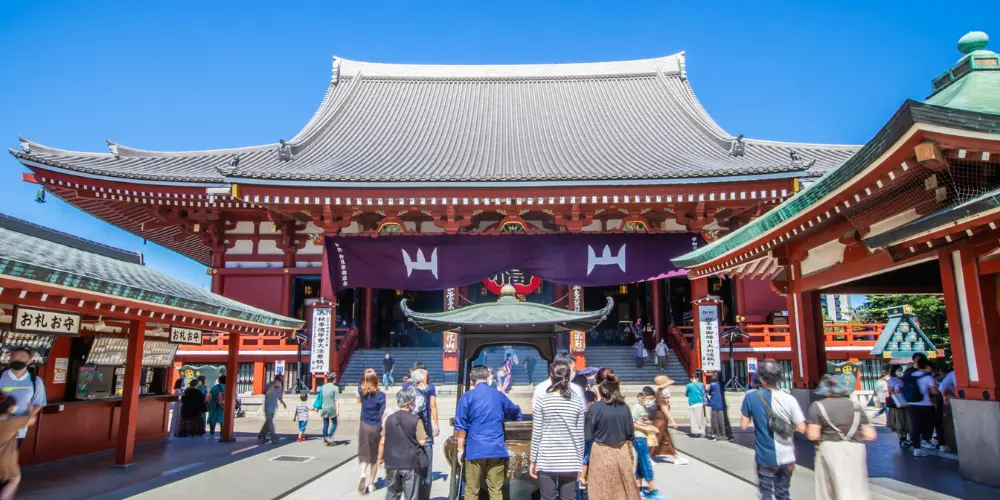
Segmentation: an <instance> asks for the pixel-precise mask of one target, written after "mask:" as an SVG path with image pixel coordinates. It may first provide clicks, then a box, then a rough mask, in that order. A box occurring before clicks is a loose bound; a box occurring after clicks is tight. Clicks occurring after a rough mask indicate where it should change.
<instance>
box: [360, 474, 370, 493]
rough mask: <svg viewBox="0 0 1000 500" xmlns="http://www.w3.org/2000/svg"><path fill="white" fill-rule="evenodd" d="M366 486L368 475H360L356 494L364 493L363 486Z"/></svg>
mask: <svg viewBox="0 0 1000 500" xmlns="http://www.w3.org/2000/svg"><path fill="white" fill-rule="evenodd" d="M366 484H368V474H362V475H361V478H360V479H358V493H365V485H366Z"/></svg>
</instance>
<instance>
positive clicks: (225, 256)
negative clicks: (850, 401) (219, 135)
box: [11, 53, 874, 393]
mask: <svg viewBox="0 0 1000 500" xmlns="http://www.w3.org/2000/svg"><path fill="white" fill-rule="evenodd" d="M685 67H686V61H685V57H684V55H683V53H681V54H676V55H672V56H667V57H661V58H656V59H645V60H636V61H619V62H605V63H585V64H541V65H510V66H497V65H490V66H485V65H484V66H475V65H469V66H462V65H408V64H379V63H368V62H357V61H350V60H345V59H339V58H335V59H334V62H333V71H332V75H331V78H330V84H329V87H328V89H327V91H326V93H325V95H324V96H323V98H322V101H321V103H320V105H319V108H318V109H317V110H316V112H315V115H314V116H313V117H312V119H311V120H309V122H308V123H306V124H305V126H304V127H303V128H302V130H301V131H299V132H298V133H297V134H296V135H294V136H291V137H288V138H286V139H282V140H280V141H277V142H275V143H272V144H264V145H260V146H251V147H239V148H232V149H217V150H209V151H185V152H164V151H148V150H143V149H138V148H134V147H130V146H126V145H123V144H118V143H114V142H110V141H109V142H108V144H107V148H108V150H109V151H107V152H102V153H87V152H76V151H66V150H61V149H56V148H52V147H48V146H43V145H41V144H39V143H36V142H33V141H30V140H28V139H21V148H20V150H16V151H13V150H12V151H11V153H12V154H13V155H14V156H16V157H17V159H18V160H19V161H20V162H21V163H22V164H23V165H25V166H26V167H27V168H28V169H29V170H30V171H31V173H30V174H25V176H24V177H25V179H26V180H27V181H29V182H34V183H37V184H39V185H40V186H42V187H43V188H44V189H45V191H47V192H48V193H51V194H52V195H55V196H57V197H59V198H60V199H62V200H64V201H65V202H67V203H70V204H72V205H73V206H75V207H77V208H79V209H80V210H83V211H86V212H88V213H90V214H93V215H94V216H96V217H98V218H100V219H102V220H105V221H107V222H109V223H111V224H114V225H115V226H117V227H119V228H122V229H124V230H126V231H129V232H131V233H133V234H136V235H138V236H141V237H142V238H145V239H147V240H149V241H153V242H156V243H158V244H160V245H163V246H165V247H167V248H170V249H173V250H175V251H177V252H179V253H181V254H183V255H185V256H188V257H190V258H191V259H194V260H195V261H197V262H199V263H202V264H204V265H206V266H208V268H209V269H208V272H209V273H210V274H211V278H212V291H213V292H215V293H218V294H221V295H224V296H226V297H229V298H231V299H235V300H238V301H241V302H244V303H246V304H250V305H253V306H256V307H259V308H262V309H265V310H268V311H272V312H274V313H276V314H281V315H286V316H293V317H298V318H304V319H305V320H306V322H307V324H306V332H305V333H306V335H303V336H302V337H303V338H308V339H310V340H309V343H307V344H306V345H304V346H302V345H296V340H295V339H293V338H288V339H282V338H266V337H260V338H257V337H254V336H252V335H243V336H242V339H241V340H240V342H241V345H240V356H241V359H240V361H241V362H240V369H239V390H240V392H241V393H245V392H255V393H259V391H260V387H261V385H262V384H263V381H264V379H265V378H266V377H268V376H269V375H270V373H273V371H274V370H275V369H276V368H275V365H276V364H281V365H282V366H285V365H286V363H292V362H295V361H296V360H297V359H300V358H299V357H298V355H299V349H300V348H301V349H303V351H302V352H303V353H304V354H305V356H304V357H303V358H301V359H305V360H309V359H310V356H311V361H310V362H309V369H308V370H302V371H303V372H305V371H308V372H310V373H313V374H314V375H316V378H319V377H320V376H321V374H322V373H323V372H325V371H327V370H328V369H329V370H332V371H338V372H339V371H341V370H343V369H344V365H345V364H346V362H345V360H346V359H347V357H348V356H350V355H351V353H352V351H354V350H355V349H356V348H377V347H381V346H387V345H390V344H391V345H394V346H398V345H404V346H411V347H419V346H424V347H438V348H442V347H443V348H444V351H445V354H444V358H445V360H444V361H443V363H444V368H445V370H446V371H453V370H455V366H454V356H451V357H450V358H449V354H452V353H450V352H449V351H450V349H451V346H452V345H453V342H451V340H454V339H453V338H449V337H448V336H447V335H446V336H444V337H442V336H441V335H437V334H433V335H432V334H427V333H426V332H422V331H419V330H418V329H416V328H414V326H413V325H407V324H405V323H404V322H402V321H401V319H400V314H399V311H398V302H399V301H400V299H401V298H402V297H408V298H409V299H410V304H411V306H413V307H414V308H415V309H419V310H421V311H433V310H439V311H440V310H447V309H452V308H455V307H462V306H464V305H467V304H469V303H476V302H484V301H488V300H495V296H493V297H491V296H492V295H494V292H495V291H496V290H498V289H499V286H500V285H502V284H506V283H509V282H512V283H514V284H516V285H518V290H519V292H521V293H522V294H523V295H525V296H526V300H530V301H536V302H543V303H555V304H558V305H561V306H562V307H566V308H570V309H575V310H591V309H599V308H600V307H601V306H602V305H603V304H604V302H605V301H606V297H607V296H616V302H617V307H616V309H615V311H614V312H613V313H612V314H611V315H610V316H609V317H608V319H607V320H606V321H605V322H604V324H603V326H602V327H601V328H598V330H597V331H595V333H593V334H591V335H589V336H588V337H587V338H582V335H581V336H580V338H576V337H575V336H574V337H572V338H565V339H563V340H562V341H561V342H562V345H563V347H564V348H567V349H570V350H572V351H573V352H574V354H576V355H577V356H578V360H579V361H580V362H581V363H583V357H584V356H586V345H587V344H588V343H589V344H590V345H591V346H594V345H604V344H611V343H616V342H619V343H620V341H621V340H623V339H620V338H619V337H620V332H621V331H622V330H623V325H624V324H625V323H627V322H634V320H636V319H640V318H641V319H644V320H645V321H646V323H648V324H649V326H650V327H651V328H648V332H649V333H648V337H647V339H646V340H647V342H649V345H650V347H652V343H653V342H654V341H655V339H656V338H659V337H660V336H663V335H667V336H668V340H669V345H670V346H671V347H672V348H673V350H674V351H675V352H677V353H678V356H679V357H680V361H681V362H682V364H683V365H684V368H685V369H686V370H688V371H690V370H693V369H694V368H696V367H697V366H699V365H700V363H701V361H702V360H701V359H698V356H696V355H693V354H692V352H693V351H692V349H691V347H692V345H691V341H690V339H691V335H692V333H691V328H692V326H691V325H692V315H691V302H692V300H694V299H701V298H704V297H706V296H709V295H712V296H716V297H719V299H720V300H721V302H722V303H723V307H722V308H721V310H720V312H721V314H722V318H721V321H720V322H721V323H722V324H723V325H725V324H730V325H731V324H734V323H735V321H734V320H736V319H737V317H743V318H745V321H746V323H747V328H748V329H749V330H750V333H751V334H752V336H751V340H750V341H741V342H742V343H741V344H740V347H739V348H738V349H736V356H737V357H738V358H739V359H740V363H741V365H740V368H739V369H740V370H741V371H743V372H744V373H745V370H746V363H745V361H746V359H747V358H748V357H753V356H757V355H760V356H762V357H770V358H773V359H779V360H783V361H784V362H785V363H786V364H787V366H788V367H787V369H788V371H789V372H790V371H791V363H792V352H791V350H792V349H791V345H790V339H789V330H788V326H787V321H786V320H785V319H784V317H785V316H787V313H784V311H785V310H786V309H787V306H786V301H785V299H784V298H783V297H782V296H780V295H778V293H777V292H776V291H774V290H773V289H772V288H771V282H770V278H771V277H773V276H774V274H775V273H777V272H778V271H779V269H780V268H779V266H778V265H777V263H774V265H768V266H758V267H755V268H754V269H745V270H744V271H745V272H741V273H735V274H732V275H729V276H726V277H723V278H711V279H699V280H695V281H688V279H687V277H686V273H687V271H686V270H683V269H676V268H675V267H674V266H673V264H672V263H671V258H673V257H677V256H679V255H681V254H683V253H686V252H688V251H691V250H692V249H693V248H697V247H698V246H699V245H704V243H705V242H706V241H712V240H714V239H716V238H717V237H718V236H719V235H721V234H725V233H727V232H730V231H732V230H734V229H736V228H738V227H741V226H743V225H745V224H747V223H749V222H750V221H751V220H753V219H755V218H757V217H759V216H760V215H761V214H764V213H766V212H768V210H770V209H771V208H772V207H774V206H776V205H778V204H780V203H781V202H783V201H784V200H786V199H788V198H789V197H791V196H793V195H794V194H795V193H796V192H797V191H798V190H799V186H800V182H803V181H806V182H807V181H809V180H811V179H814V178H818V177H819V176H821V175H822V174H823V173H825V172H826V171H828V170H830V169H832V168H834V167H836V166H838V165H840V164H841V163H843V162H844V161H845V160H847V159H848V158H850V157H851V156H852V155H853V154H854V153H855V152H856V150H857V148H856V147H854V146H838V145H820V144H799V143H787V142H776V141H768V140H760V139H751V138H744V137H743V136H742V135H739V136H735V135H733V134H730V133H728V132H726V131H724V130H722V128H720V127H719V125H717V124H716V123H715V122H714V121H713V120H712V118H711V117H710V116H709V114H708V112H707V111H706V110H705V109H704V108H703V107H702V105H701V104H700V103H699V101H698V99H697V97H696V96H695V94H694V92H693V90H692V87H691V84H690V82H689V81H688V77H687V73H686V70H685ZM317 318H319V323H318V324H317V323H316V319H317ZM331 323H332V324H331ZM401 332H405V334H401ZM847 332H848V333H847V334H846V335H847V337H846V340H844V338H840V339H838V340H839V341H840V342H841V343H840V344H839V345H840V347H838V348H834V349H831V353H830V355H829V356H828V357H830V358H838V357H839V358H840V359H843V360H848V359H853V360H855V361H856V360H857V359H870V358H871V357H870V356H869V355H868V351H869V350H870V348H871V346H872V344H873V343H874V337H872V336H871V335H872V333H871V332H868V335H867V336H866V337H865V338H864V339H861V340H859V342H858V343H854V342H853V340H852V337H851V333H850V330H847ZM574 335H575V334H574ZM860 338H861V337H859V339H860ZM446 339H449V341H446ZM866 342H867V343H866ZM625 343H626V344H628V343H630V341H627V342H625ZM225 345H226V336H225V335H219V336H215V337H210V336H205V338H204V342H203V345H201V346H183V347H182V348H181V351H180V352H179V354H178V358H177V359H178V360H179V361H180V362H182V363H184V364H188V365H208V364H211V363H218V362H221V361H222V360H224V359H225V353H226V351H227V348H226V347H224V346H225ZM756 353H760V354H756ZM449 360H450V361H449ZM302 368H304V367H298V369H296V370H293V369H292V368H291V367H290V366H287V367H286V371H288V372H289V373H292V372H296V373H298V370H299V369H302ZM315 381H316V379H315V378H314V379H313V380H312V382H315Z"/></svg>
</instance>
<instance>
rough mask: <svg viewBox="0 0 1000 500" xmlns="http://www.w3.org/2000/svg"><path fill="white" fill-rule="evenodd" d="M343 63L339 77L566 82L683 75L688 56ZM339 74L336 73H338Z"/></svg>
mask: <svg viewBox="0 0 1000 500" xmlns="http://www.w3.org/2000/svg"><path fill="white" fill-rule="evenodd" d="M337 60H338V61H340V63H341V64H340V72H339V77H340V78H343V77H352V76H357V75H358V74H359V73H361V72H364V74H365V77H374V78H379V77H388V78H432V79H476V78H481V79H493V78H497V79H504V78H564V77H587V76H592V77H597V76H616V75H634V74H653V73H655V72H657V71H664V72H666V73H676V74H681V73H682V72H683V66H684V52H678V53H676V54H673V55H669V56H663V57H655V58H649V59H634V60H628V61H608V62H589V63H549V64H544V63H543V64H398V63H378V62H364V61H352V60H350V59H343V58H337ZM334 71H336V69H335V70H334Z"/></svg>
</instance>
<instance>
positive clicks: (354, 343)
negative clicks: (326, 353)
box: [333, 328, 358, 380]
mask: <svg viewBox="0 0 1000 500" xmlns="http://www.w3.org/2000/svg"><path fill="white" fill-rule="evenodd" d="M357 348H358V329H357V328H349V329H347V333H346V334H345V335H344V338H343V339H342V340H341V341H340V348H338V349H337V357H336V358H334V359H335V360H336V365H337V366H334V367H333V369H334V370H335V371H336V372H337V380H340V375H341V374H342V373H344V369H345V368H347V362H348V361H350V360H351V354H353V353H354V351H355V350H357Z"/></svg>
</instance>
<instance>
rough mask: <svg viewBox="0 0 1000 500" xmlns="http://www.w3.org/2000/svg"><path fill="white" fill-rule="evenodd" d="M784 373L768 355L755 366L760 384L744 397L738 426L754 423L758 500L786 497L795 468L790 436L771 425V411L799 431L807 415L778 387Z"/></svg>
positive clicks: (787, 497) (792, 398)
mask: <svg viewBox="0 0 1000 500" xmlns="http://www.w3.org/2000/svg"><path fill="white" fill-rule="evenodd" d="M783 376H784V373H783V372H782V370H781V366H780V365H778V363H776V362H774V361H773V360H770V359H767V360H763V361H761V362H760V365H759V366H757V377H758V378H759V379H760V387H758V388H757V389H756V390H752V391H747V393H746V395H745V396H744V397H743V408H742V413H743V416H742V417H741V418H740V428H742V429H746V428H747V427H749V426H750V424H751V423H752V424H753V441H754V452H755V453H756V456H757V487H758V489H759V490H760V497H761V500H772V499H777V500H788V499H789V498H790V494H789V488H790V487H791V482H792V471H794V470H795V444H794V443H793V441H792V437H793V436H787V437H785V436H781V435H779V434H778V433H776V432H774V431H773V430H772V429H771V424H770V416H769V415H770V414H773V415H774V417H775V418H777V419H781V420H783V421H784V422H785V423H786V424H788V426H790V427H793V428H794V429H795V430H796V431H799V432H801V433H805V432H806V418H805V415H803V414H802V408H801V407H799V403H798V401H796V400H795V398H794V397H792V396H791V395H789V394H786V393H784V392H782V391H781V390H779V389H778V383H779V382H781V379H782V377H783Z"/></svg>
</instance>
